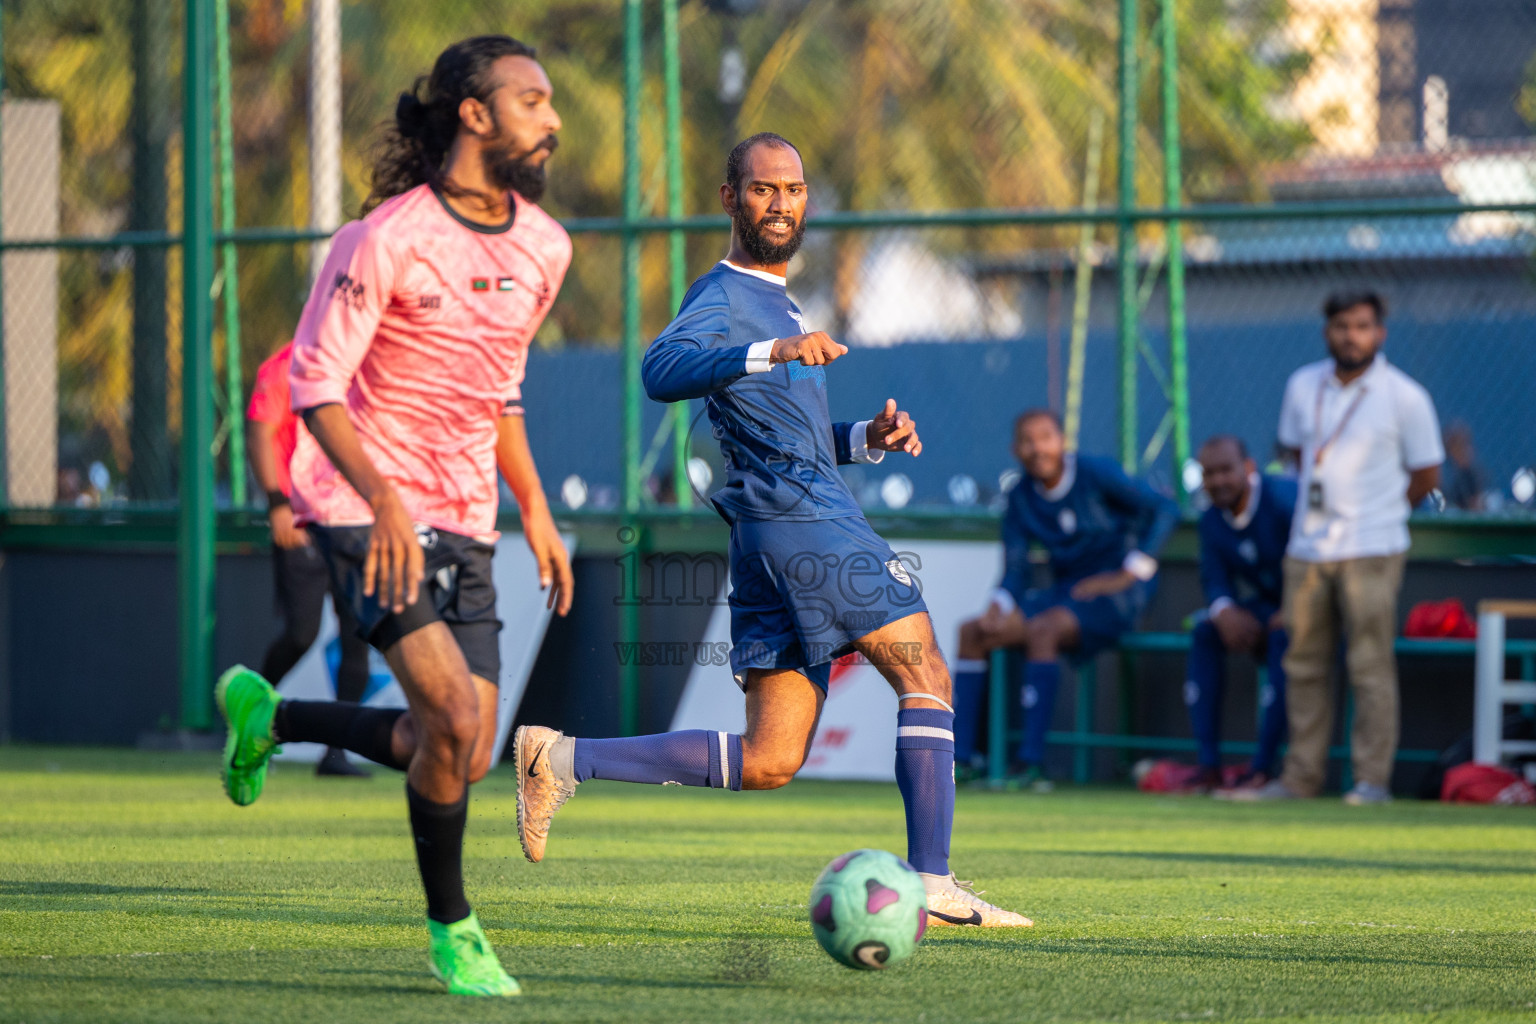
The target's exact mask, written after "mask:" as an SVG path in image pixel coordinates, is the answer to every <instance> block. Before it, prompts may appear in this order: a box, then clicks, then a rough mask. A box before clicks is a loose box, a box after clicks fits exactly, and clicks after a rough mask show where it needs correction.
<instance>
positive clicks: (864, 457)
mask: <svg viewBox="0 0 1536 1024" xmlns="http://www.w3.org/2000/svg"><path fill="white" fill-rule="evenodd" d="M883 458H885V452H882V451H880V450H879V449H876V450H875V451H870V450H869V420H859V422H857V423H855V424H854V425H853V428H852V429H851V430H849V431H848V461H849V462H862V463H864V464H866V465H870V466H873V465H874V464H875V463H877V462H879V461H880V460H881V459H883Z"/></svg>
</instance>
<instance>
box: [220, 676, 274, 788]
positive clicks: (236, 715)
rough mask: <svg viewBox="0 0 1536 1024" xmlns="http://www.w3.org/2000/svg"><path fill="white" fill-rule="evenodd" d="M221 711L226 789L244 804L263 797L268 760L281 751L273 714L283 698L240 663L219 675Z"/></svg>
mask: <svg viewBox="0 0 1536 1024" xmlns="http://www.w3.org/2000/svg"><path fill="white" fill-rule="evenodd" d="M213 696H214V699H215V700H217V701H218V702H219V713H220V714H222V715H223V716H224V721H225V722H226V723H227V724H228V727H229V734H228V736H227V738H226V739H225V740H224V768H223V771H222V772H221V773H220V774H221V776H222V777H223V779H224V792H226V793H228V794H229V798H230V799H231V800H233V801H234V802H235V803H236V804H239V805H240V806H241V807H247V806H249V805H251V804H253V803H255V802H256V798H257V797H259V796H261V788H262V786H264V785H265V784H266V781H267V762H268V761H269V760H271V758H272V755H273V754H274V753H276V752H277V749H278V747H277V740H276V739H275V738H274V737H273V735H272V716H273V715H274V714H276V712H277V705H278V701H279V700H280V699H281V698H279V697H278V695H277V691H276V690H274V689H273V688H272V684H271V683H269V682H267V681H266V680H265V679H263V678H261V676H259V675H257V674H256V673H255V672H252V671H251V670H250V669H248V668H246V667H245V666H244V665H236V666H235V667H234V668H232V669H230V670H229V671H228V672H225V673H224V674H223V675H222V676H220V677H219V685H218V686H217V687H215V688H214V691H213Z"/></svg>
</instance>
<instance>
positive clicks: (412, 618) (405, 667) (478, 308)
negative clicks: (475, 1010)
mask: <svg viewBox="0 0 1536 1024" xmlns="http://www.w3.org/2000/svg"><path fill="white" fill-rule="evenodd" d="M552 93H553V90H552V88H551V86H550V83H549V78H548V76H546V75H545V73H544V69H543V68H542V67H541V66H540V65H539V63H538V62H537V61H536V60H535V59H534V51H533V49H532V48H530V47H528V46H526V45H524V44H523V43H520V42H518V41H517V40H515V39H511V38H509V37H507V36H478V37H475V38H472V39H466V40H464V41H462V42H459V43H455V44H454V45H453V46H450V47H448V49H446V50H444V51H443V53H442V55H441V56H439V57H438V59H437V63H436V65H435V66H434V67H433V69H432V74H431V75H430V76H429V77H427V78H425V79H422V80H418V81H417V83H416V86H415V88H413V89H412V90H411V91H410V92H407V93H403V94H402V95H401V96H400V100H399V104H398V106H397V108H396V111H395V119H394V124H393V125H392V126H391V127H390V129H389V130H388V132H387V133H386V135H385V138H384V142H383V145H382V147H381V149H380V151H379V154H378V158H377V161H376V163H375V165H374V174H373V191H372V194H371V195H370V196H369V197H368V201H367V203H366V204H365V205H364V212H365V214H366V215H365V216H364V217H363V219H362V220H359V221H354V222H353V223H351V224H348V225H346V226H345V227H343V228H342V229H341V230H340V231H338V232H337V233H336V236H335V240H334V242H333V244H332V247H331V252H330V256H329V257H328V258H327V260H326V263H325V267H324V269H323V270H322V271H321V273H320V275H319V277H318V278H317V280H316V282H315V287H314V291H313V292H312V293H311V295H310V297H309V302H308V304H307V305H306V306H305V308H304V315H303V318H302V319H301V320H300V323H299V329H298V333H297V336H296V338H295V341H294V352H293V366H292V370H291V377H290V384H291V392H292V398H291V401H292V405H293V408H294V410H295V411H297V412H301V413H302V414H303V416H304V421H305V424H306V425H307V426H308V428H309V430H308V432H307V434H305V435H304V436H303V437H302V438H301V440H300V443H299V447H298V450H297V451H296V452H295V454H294V457H293V462H292V474H293V508H294V512H295V516H296V519H297V521H298V522H299V523H300V524H303V525H307V527H308V529H309V533H310V536H311V537H312V538H313V540H314V543H315V545H316V547H317V548H318V549H319V550H320V552H321V553H322V554H323V555H324V556H325V558H326V560H327V562H328V563H329V567H330V572H331V575H332V577H333V580H334V583H335V592H336V593H337V594H339V595H344V600H345V601H346V602H347V604H348V605H349V606H350V611H351V613H352V617H353V618H354V619H355V620H356V622H357V623H358V628H359V633H360V635H362V636H363V637H364V638H365V639H366V640H368V642H370V643H371V644H373V645H374V646H375V647H377V648H378V649H379V650H381V651H382V652H383V653H384V656H385V657H386V658H387V659H388V660H389V664H390V667H391V668H392V669H393V670H394V673H395V677H396V678H397V679H398V680H399V681H400V684H401V687H402V688H403V689H404V691H405V695H406V699H407V701H408V703H409V705H410V707H409V710H400V709H380V708H366V707H362V706H359V705H357V704H346V703H340V702H329V701H326V702H321V701H313V702H311V701H291V700H281V699H279V697H278V695H277V693H276V691H274V690H273V689H272V687H271V686H270V685H269V684H268V683H267V681H266V680H264V679H262V678H261V677H260V676H259V675H257V674H256V673H254V672H250V671H249V670H246V669H244V668H240V667H238V666H237V667H236V668H234V669H231V670H230V671H229V672H227V673H225V675H224V677H223V678H222V679H221V680H220V681H219V687H218V690H217V693H216V695H217V698H218V702H219V707H220V710H221V711H222V712H223V713H224V717H225V718H226V719H227V720H228V722H229V740H228V744H227V746H226V749H225V759H224V788H225V790H226V792H227V793H228V794H229V797H230V799H231V800H233V801H234V802H235V803H236V804H240V805H242V806H243V805H246V804H250V803H252V802H253V801H255V800H256V798H257V797H259V796H260V795H261V790H262V787H263V784H264V781H265V775H266V767H267V760H268V758H269V757H270V756H271V753H272V751H273V749H274V748H275V747H276V746H277V744H279V743H283V742H290V741H292V742H298V741H308V742H317V743H325V744H327V745H330V746H333V747H341V748H344V749H347V750H350V751H353V752H355V753H357V754H360V755H362V756H363V757H366V758H369V759H370V760H373V761H376V762H378V763H380V764H383V765H388V766H390V767H394V768H399V769H403V770H404V771H405V772H406V787H405V792H406V802H407V806H408V808H409V812H410V820H411V834H412V836H413V838H414V839H415V844H416V860H417V864H418V867H419V868H420V871H421V880H422V885H423V888H424V889H425V890H426V902H427V926H428V929H429V931H430V933H431V966H432V971H433V973H434V974H435V975H436V976H437V977H438V978H439V979H440V980H442V981H443V983H444V984H445V985H446V986H447V988H448V991H449V992H453V993H458V994H463V995H480V996H510V995H517V994H518V992H519V988H518V984H517V982H516V981H515V980H513V979H512V978H511V977H510V976H508V974H507V973H506V971H505V970H504V969H503V968H502V966H501V963H500V961H499V960H498V959H497V958H496V954H495V952H494V951H493V950H492V949H491V947H490V944H489V943H488V942H487V941H486V938H485V935H484V933H483V932H482V931H481V929H480V925H479V923H478V922H477V921H476V919H475V915H474V914H473V912H471V910H470V907H469V902H468V901H467V900H466V899H465V895H464V880H463V870H462V863H463V846H464V828H465V822H466V819H467V814H468V799H469V796H468V787H469V784H470V783H472V782H475V781H478V780H479V779H480V778H482V777H483V776H484V775H485V773H486V772H487V771H488V770H489V769H490V766H491V752H492V749H493V747H494V744H495V738H496V706H497V693H496V684H497V677H498V676H499V674H500V659H499V656H498V649H497V633H498V631H499V630H500V628H501V623H500V622H499V621H498V620H497V618H496V591H495V587H494V585H493V583H492V579H491V554H492V549H493V545H494V544H495V542H496V539H497V534H496V529H495V526H496V510H497V482H496V473H497V470H498V468H499V469H500V472H501V475H502V476H503V477H505V479H506V481H507V483H508V485H509V486H510V487H511V490H512V493H513V494H514V495H515V496H516V498H517V502H518V505H519V507H520V508H521V510H522V521H523V530H524V533H525V535H526V537H527V540H528V545H529V547H530V548H532V550H533V553H534V555H535V557H536V558H537V560H538V564H539V583H540V586H541V587H544V588H546V589H548V590H549V601H550V603H551V605H552V606H555V607H557V609H558V611H559V613H560V614H561V615H564V614H565V613H566V612H567V611H569V609H570V604H571V569H570V560H569V558H568V557H567V555H566V551H565V548H564V545H563V544H562V543H561V541H560V536H559V533H558V532H557V531H556V529H555V524H554V520H553V519H552V518H551V516H550V513H549V506H548V503H547V502H546V500H545V498H544V492H543V489H542V488H541V486H540V484H539V477H538V472H537V470H536V468H535V467H534V463H533V457H532V455H531V454H530V452H529V448H528V436H527V433H526V430H525V428H524V425H523V416H522V412H523V409H522V392H521V384H522V380H523V370H524V361H525V358H526V356H527V351H528V344H529V342H530V341H531V340H532V338H533V335H534V332H535V331H536V330H537V329H538V326H539V324H540V323H541V322H542V321H543V319H544V316H545V314H546V313H547V312H548V311H549V307H550V303H551V302H552V301H553V299H554V296H555V293H556V292H557V291H559V289H560V284H561V282H562V281H563V280H564V277H565V272H566V268H567V267H568V266H569V265H570V258H571V243H570V239H569V237H568V236H567V235H566V233H565V231H564V230H563V229H562V228H561V227H560V225H559V224H557V223H556V222H555V221H554V220H553V219H552V218H551V217H549V216H548V215H547V214H545V213H544V212H543V211H542V210H540V209H539V207H538V206H536V205H535V202H536V201H537V200H538V199H539V197H540V196H541V195H542V194H543V191H544V173H545V164H546V162H547V161H548V159H549V156H550V154H551V153H553V152H554V150H555V146H556V141H555V133H556V132H557V131H558V130H559V129H560V117H559V115H558V114H556V113H555V109H554V106H553V105H552V103H551V99H552Z"/></svg>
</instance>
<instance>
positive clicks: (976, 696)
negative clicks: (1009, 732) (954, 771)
mask: <svg viewBox="0 0 1536 1024" xmlns="http://www.w3.org/2000/svg"><path fill="white" fill-rule="evenodd" d="M986 692H987V663H986V661H984V660H982V659H977V660H975V661H971V660H969V659H958V660H956V661H955V763H956V764H970V763H971V760H972V759H973V758H974V757H975V756H976V733H977V726H978V725H980V724H981V709H982V707H983V706H984V705H985V703H986Z"/></svg>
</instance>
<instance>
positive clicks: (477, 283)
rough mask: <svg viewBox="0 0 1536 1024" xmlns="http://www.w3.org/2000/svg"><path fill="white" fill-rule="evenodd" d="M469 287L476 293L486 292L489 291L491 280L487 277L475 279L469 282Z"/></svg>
mask: <svg viewBox="0 0 1536 1024" xmlns="http://www.w3.org/2000/svg"><path fill="white" fill-rule="evenodd" d="M469 286H470V287H471V288H473V289H474V290H475V291H477V292H488V291H490V290H491V279H490V278H488V277H477V278H475V279H474V280H472V281H470V282H469Z"/></svg>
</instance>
